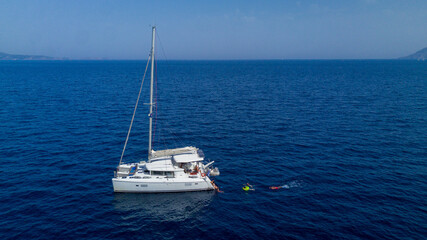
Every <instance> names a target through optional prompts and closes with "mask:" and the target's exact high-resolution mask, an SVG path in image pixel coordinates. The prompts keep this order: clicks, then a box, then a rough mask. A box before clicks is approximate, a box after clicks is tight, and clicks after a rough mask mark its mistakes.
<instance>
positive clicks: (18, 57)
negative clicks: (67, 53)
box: [0, 52, 61, 60]
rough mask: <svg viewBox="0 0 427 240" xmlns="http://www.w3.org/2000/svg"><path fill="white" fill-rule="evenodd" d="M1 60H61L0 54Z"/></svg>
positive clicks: (39, 56) (38, 56) (37, 56)
mask: <svg viewBox="0 0 427 240" xmlns="http://www.w3.org/2000/svg"><path fill="white" fill-rule="evenodd" d="M0 60H61V59H58V58H53V57H47V56H41V55H18V54H8V53H3V52H0Z"/></svg>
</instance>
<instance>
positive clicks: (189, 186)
mask: <svg viewBox="0 0 427 240" xmlns="http://www.w3.org/2000/svg"><path fill="white" fill-rule="evenodd" d="M112 180H113V188H114V192H124V193H125V192H127V193H166V192H194V191H209V190H214V187H213V186H212V184H211V183H210V181H203V180H202V181H192V182H175V181H166V182H165V181H159V182H148V181H141V180H132V181H129V180H127V179H120V178H113V179H112ZM207 180H209V178H208V179H207Z"/></svg>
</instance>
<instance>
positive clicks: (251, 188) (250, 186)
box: [243, 183, 255, 191]
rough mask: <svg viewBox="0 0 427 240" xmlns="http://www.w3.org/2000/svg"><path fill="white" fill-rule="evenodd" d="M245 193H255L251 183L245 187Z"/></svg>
mask: <svg viewBox="0 0 427 240" xmlns="http://www.w3.org/2000/svg"><path fill="white" fill-rule="evenodd" d="M243 190H244V191H255V189H254V187H253V186H252V185H250V184H249V183H246V185H245V186H244V187H243Z"/></svg>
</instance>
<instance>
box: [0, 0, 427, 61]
mask: <svg viewBox="0 0 427 240" xmlns="http://www.w3.org/2000/svg"><path fill="white" fill-rule="evenodd" d="M153 24H155V25H157V29H158V33H159V36H160V40H161V42H162V45H163V47H164V50H165V52H166V56H167V58H168V59H358V58H363V59H371V58H396V57H400V56H404V55H408V54H410V53H413V52H415V51H417V50H419V49H421V48H424V47H427V1H426V0H419V1H417V0H407V1H403V0H387V1H386V0H351V1H350V0H349V1H346V0H336V1H326V0H324V1H314V0H312V1H303V0H300V1H285V0H283V1H274V0H264V1H261V0H260V1H250V0H243V1H231V0H227V1H220V0H215V1H204V0H197V1H178V0H175V1H168V0H157V1H131V0H122V1H119V0H115V1H107V0H105V1H99V0H83V1H80V0H72V1H62V0H52V1H47V0H45V1H37V0H28V1H21V0H0V52H7V53H13V54H32V55H36V54H37V55H47V56H53V57H69V58H73V59H78V58H109V59H145V58H146V57H147V54H148V51H149V48H150V38H151V28H150V26H151V25H153ZM158 50H159V49H158Z"/></svg>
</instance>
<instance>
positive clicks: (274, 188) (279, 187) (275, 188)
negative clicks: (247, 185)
mask: <svg viewBox="0 0 427 240" xmlns="http://www.w3.org/2000/svg"><path fill="white" fill-rule="evenodd" d="M281 188H289V187H288V185H287V184H285V185H283V186H278V187H270V189H272V190H277V189H281Z"/></svg>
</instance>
